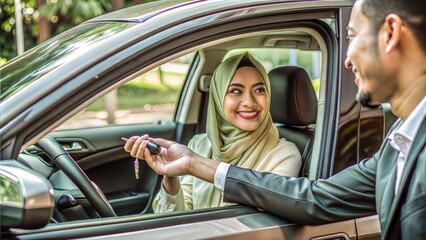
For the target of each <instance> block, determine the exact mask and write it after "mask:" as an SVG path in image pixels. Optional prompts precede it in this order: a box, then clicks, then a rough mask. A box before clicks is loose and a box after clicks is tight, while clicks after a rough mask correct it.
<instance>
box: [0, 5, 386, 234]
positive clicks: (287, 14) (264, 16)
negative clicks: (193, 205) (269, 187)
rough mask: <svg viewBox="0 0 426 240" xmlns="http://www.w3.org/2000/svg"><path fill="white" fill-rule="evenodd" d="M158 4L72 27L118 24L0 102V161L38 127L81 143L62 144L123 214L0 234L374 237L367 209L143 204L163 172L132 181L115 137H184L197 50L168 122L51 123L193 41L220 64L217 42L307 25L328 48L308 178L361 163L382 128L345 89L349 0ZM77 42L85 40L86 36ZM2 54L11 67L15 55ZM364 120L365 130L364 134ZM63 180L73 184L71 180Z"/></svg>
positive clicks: (193, 121) (194, 116) (194, 114)
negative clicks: (305, 215) (314, 214)
mask: <svg viewBox="0 0 426 240" xmlns="http://www.w3.org/2000/svg"><path fill="white" fill-rule="evenodd" d="M174 2H179V3H180V2H182V1H174ZM174 2H173V3H174ZM164 4H166V5H167V6H166V9H163V8H161V7H159V8H157V7H153V9H155V10H154V11H150V9H147V10H146V11H145V10H143V11H142V12H139V11H140V9H144V6H138V7H135V8H131V9H125V10H122V11H118V12H115V13H111V14H107V15H105V16H101V17H98V18H95V19H92V20H89V21H87V22H85V23H83V24H82V25H80V26H78V27H77V28H76V29H77V30H78V29H83V28H86V27H88V28H89V27H96V26H99V28H102V26H124V27H123V28H122V29H120V30H119V31H116V32H113V36H107V35H105V38H104V39H102V38H100V39H98V41H97V42H93V44H87V45H84V48H85V51H84V52H83V51H80V52H76V51H73V52H72V54H71V55H70V56H72V57H70V58H67V59H66V61H64V62H62V63H60V64H56V63H55V62H53V61H52V65H51V66H54V67H50V68H49V71H46V72H45V74H44V75H40V76H39V77H38V78H34V80H33V82H32V83H31V84H28V85H26V87H25V89H21V90H19V91H17V93H15V94H12V95H10V96H9V97H7V98H6V99H5V100H3V101H2V102H1V107H2V111H3V112H2V116H1V127H0V137H1V140H2V141H1V150H2V151H1V159H10V158H13V159H17V158H18V155H19V153H20V152H21V150H24V149H28V148H29V147H30V146H31V145H32V144H34V143H35V142H36V141H37V140H38V138H40V137H41V136H44V135H45V134H49V135H50V136H52V137H54V138H55V139H56V140H58V141H59V143H61V144H62V145H63V146H64V147H71V146H73V144H74V143H78V144H79V145H80V146H82V148H81V149H80V148H78V149H74V150H70V151H69V153H70V154H71V155H72V156H73V158H74V159H75V160H76V161H77V163H78V164H79V166H80V167H81V168H82V169H83V170H84V171H85V173H86V174H87V175H88V176H89V178H90V179H91V180H92V181H93V182H95V183H96V184H97V185H98V186H99V187H100V188H101V189H102V191H103V192H104V193H105V195H106V197H107V198H108V200H109V201H110V202H111V204H112V205H113V207H114V208H115V210H116V211H117V212H118V215H122V216H119V217H117V218H106V219H90V220H79V221H73V222H63V223H58V224H49V225H48V226H46V227H45V228H42V229H37V230H31V231H28V230H21V229H12V230H11V231H10V232H9V233H7V234H4V235H3V234H2V237H11V238H17V239H55V238H58V237H60V238H88V239H95V238H99V239H100V238H102V239H104V238H106V236H108V235H110V236H109V237H110V238H128V239H141V238H152V237H155V238H156V239H162V238H170V237H171V236H173V237H174V238H178V239H183V238H186V239H188V238H189V239H194V238H205V239H209V238H215V239H249V238H252V239H253V238H268V237H270V238H274V239H275V238H276V239H311V238H313V239H336V238H341V239H357V238H361V234H365V235H366V236H368V237H371V239H375V238H379V236H380V229H379V228H377V225H374V224H375V223H376V222H377V216H375V217H374V216H373V217H369V218H367V219H357V220H355V219H352V220H348V221H344V222H339V223H332V224H327V225H321V226H303V225H299V224H295V223H292V222H290V221H287V220H285V219H281V218H278V217H276V216H274V215H272V214H269V213H265V212H262V211H261V210H258V209H253V208H248V207H245V206H231V207H225V208H213V209H201V210H192V211H188V212H180V213H168V214H151V213H152V209H151V203H152V200H153V197H154V196H155V193H156V192H157V191H158V189H159V187H160V184H161V176H158V175H156V174H155V173H154V172H153V171H152V170H151V169H150V168H149V167H148V166H146V165H145V164H144V163H143V162H141V178H140V179H139V180H136V179H135V178H134V175H133V174H129V172H130V173H132V171H133V165H132V164H133V161H134V159H132V158H131V157H130V156H129V155H128V154H127V153H125V152H124V151H123V150H122V146H123V142H122V141H121V140H120V138H121V137H129V136H132V135H140V134H144V133H148V134H149V135H150V136H156V137H163V138H166V139H171V140H175V141H178V142H181V143H184V144H186V143H187V142H188V140H189V139H190V138H191V137H192V135H193V134H195V133H196V131H197V129H199V128H200V126H198V125H197V124H198V120H199V116H200V114H201V115H202V113H201V112H202V110H201V109H200V108H202V105H201V103H200V99H201V93H199V92H198V91H196V88H197V86H198V83H195V81H196V80H195V79H197V77H199V76H200V75H202V74H208V73H211V72H209V71H210V69H209V66H208V64H207V63H206V61H207V59H205V57H203V56H199V58H195V60H194V64H193V66H192V68H190V71H189V72H191V71H193V72H192V73H191V74H188V77H187V78H188V79H187V82H189V81H192V82H190V83H185V85H184V87H183V90H182V93H181V96H180V100H179V102H178V107H177V109H176V113H175V117H174V119H173V120H172V121H170V122H158V123H148V124H129V125H112V126H106V127H95V128H85V129H79V130H60V131H53V132H51V131H52V130H53V129H55V127H57V126H59V125H60V124H61V123H63V122H64V121H65V120H66V119H68V118H69V117H70V116H72V115H74V114H76V113H77V112H79V111H81V110H83V109H84V108H85V107H87V106H88V105H89V104H90V103H92V102H93V101H95V100H96V99H97V98H98V97H99V96H102V95H104V94H105V93H107V92H109V91H111V90H113V89H115V88H117V87H118V86H120V85H122V84H124V83H125V82H127V81H128V80H130V79H132V78H134V77H135V76H137V75H139V74H141V73H143V72H146V71H148V70H150V69H153V68H155V67H157V66H159V65H160V64H162V63H165V62H167V61H169V60H171V59H173V58H175V57H177V56H182V55H184V54H187V53H189V52H193V51H200V52H202V53H203V54H205V55H207V56H210V55H211V56H213V57H211V58H208V60H209V62H215V61H216V62H220V61H221V60H222V56H215V54H213V53H214V52H215V51H216V50H217V49H214V46H220V43H222V42H223V43H225V42H227V41H231V40H232V39H235V40H238V39H240V38H243V37H247V38H249V37H250V36H254V35H261V34H263V33H264V34H273V32H274V31H278V30H282V29H287V28H288V29H297V30H300V31H301V32H303V31H305V30H306V29H308V30H309V31H310V32H312V33H313V34H316V37H317V38H319V41H321V47H322V48H325V49H326V50H325V51H324V52H325V54H324V55H325V56H324V58H325V59H326V61H325V62H324V66H323V69H322V70H323V71H322V72H323V73H322V76H321V79H322V81H323V82H322V83H321V84H322V86H323V88H322V89H321V91H324V93H323V98H321V99H320V101H319V111H320V113H319V116H321V117H319V118H318V120H317V130H316V131H317V133H318V134H316V136H315V142H314V146H313V149H314V150H313V155H314V157H313V158H312V162H311V163H310V169H309V178H311V179H318V178H326V177H329V176H331V175H332V174H334V173H336V172H338V171H340V170H341V169H342V168H343V167H345V166H348V165H349V163H348V162H344V161H342V162H339V161H340V159H348V161H352V160H353V159H356V161H359V160H360V159H361V157H363V156H364V155H367V154H370V153H371V152H374V150H375V149H374V147H373V148H372V149H370V150H369V151H367V152H365V151H361V150H363V149H364V148H363V146H362V144H361V143H364V141H365V143H364V144H365V145H371V144H370V142H369V141H368V139H369V138H370V137H371V136H373V135H374V136H377V135H378V136H379V139H376V138H375V139H373V140H374V141H373V142H374V143H377V142H380V141H379V140H381V139H380V136H383V127H382V128H381V127H380V126H382V121H383V117H382V113H381V110H380V109H378V110H374V111H370V110H367V109H361V108H360V107H359V105H357V104H356V103H355V101H354V99H353V96H351V95H354V94H355V93H356V91H357V89H356V86H355V85H354V84H353V81H351V79H352V78H353V77H352V75H351V74H352V73H351V72H350V71H349V70H347V69H345V67H344V65H343V59H344V58H345V52H346V45H347V43H346V42H345V40H344V39H345V37H344V35H345V26H346V24H347V21H348V18H349V14H350V10H351V6H352V4H353V1H349V0H348V1H346V0H345V1H343V0H342V1H260V0H259V1H234V0H228V1H194V2H191V3H181V4H179V5H178V6H169V5H168V4H169V3H167V2H166V3H164ZM160 5H161V4H160ZM149 6H156V5H155V4H153V5H149ZM138 14H139V15H138ZM322 18H332V19H335V20H336V24H337V26H336V29H332V28H331V27H329V26H328V25H327V24H326V23H324V22H323V21H321V20H320V19H322ZM77 30H76V31H77ZM302 30H303V31H302ZM66 34H67V33H66ZM66 34H63V35H59V36H58V37H56V38H54V39H52V40H50V41H48V42H46V43H45V44H43V45H41V46H40V47H38V48H35V49H34V50H30V52H29V53H27V54H39V53H37V51H38V50H37V49H39V50H40V49H46V52H47V49H48V47H49V46H50V45H51V44H53V43H55V41H60V40H61V39H63V38H65V37H67V35H66ZM69 34H71V35H69V36H68V38H69V39H72V38H73V37H74V36H73V35H72V32H69ZM81 40H82V42H84V39H81ZM236 42H237V41H236ZM70 50H71V49H70ZM204 50H206V51H204ZM220 50H221V49H218V50H217V51H218V52H219V51H220ZM222 50H223V51H225V49H222ZM226 50H228V49H226ZM31 51H33V52H31ZM40 51H41V50H40ZM221 54H223V55H224V53H221ZM64 56H65V55H64ZM215 57H216V58H215ZM22 59H26V57H25V56H23V57H22ZM47 59H49V58H48V56H45V59H44V60H45V61H47ZM200 59H201V60H200ZM14 61H16V66H19V65H20V64H21V63H19V61H20V60H19V59H17V60H14ZM11 64H12V65H10V66H14V65H13V62H12V63H11ZM22 64H23V63H22ZM211 66H215V64H211ZM203 67H205V68H203ZM6 68H7V67H6ZM199 68H202V69H199ZM191 84H192V85H191ZM342 92H344V93H345V94H346V95H342V94H341V93H342ZM362 119H365V121H363V120H362ZM366 123H367V124H366ZM367 128H368V129H367ZM201 129H202V127H201ZM370 129H374V131H371V130H370ZM366 130H368V131H369V132H368V131H367V132H368V133H364V131H366ZM358 131H360V133H361V134H358ZM377 133H379V134H377ZM360 135H362V136H360ZM360 152H362V154H360ZM363 154H364V155H363ZM322 159H331V160H330V161H326V160H322ZM338 160H339V161H338ZM46 172H48V171H46ZM60 183H62V182H60ZM71 185H72V184H71ZM70 189H71V190H75V189H72V186H70ZM77 190H78V189H77ZM137 213H139V214H137ZM142 213H144V214H142ZM129 214H132V215H129ZM367 226H372V228H370V229H369V228H367ZM194 228H195V229H194ZM336 230H337V231H336Z"/></svg>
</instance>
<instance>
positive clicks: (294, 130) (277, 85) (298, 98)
mask: <svg viewBox="0 0 426 240" xmlns="http://www.w3.org/2000/svg"><path fill="white" fill-rule="evenodd" d="M268 76H269V80H270V82H271V109H270V111H271V116H272V120H273V121H274V123H275V124H276V126H277V128H278V131H279V136H280V138H285V139H286V140H288V141H290V142H293V143H294V144H295V145H296V146H297V148H298V149H299V151H300V154H301V156H302V167H301V169H300V173H299V176H308V171H309V162H310V158H311V154H312V145H313V140H314V133H315V129H314V128H313V127H311V125H312V124H314V123H315V121H316V117H317V107H318V106H317V105H318V100H317V96H316V94H315V91H314V88H313V86H312V82H311V78H310V77H309V75H308V73H307V72H306V71H305V69H303V68H301V67H296V66H282V67H277V68H274V69H272V70H271V71H270V72H269V73H268Z"/></svg>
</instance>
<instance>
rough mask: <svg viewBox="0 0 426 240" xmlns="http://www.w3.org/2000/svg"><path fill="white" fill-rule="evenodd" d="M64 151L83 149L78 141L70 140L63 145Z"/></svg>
mask: <svg viewBox="0 0 426 240" xmlns="http://www.w3.org/2000/svg"><path fill="white" fill-rule="evenodd" d="M64 149H65V151H80V150H83V146H81V144H80V143H79V142H72V143H70V144H69V145H68V144H67V146H64Z"/></svg>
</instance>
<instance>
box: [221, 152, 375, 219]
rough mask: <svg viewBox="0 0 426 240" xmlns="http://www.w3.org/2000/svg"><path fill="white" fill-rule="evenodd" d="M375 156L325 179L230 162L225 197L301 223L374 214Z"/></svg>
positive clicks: (225, 199)
mask: <svg viewBox="0 0 426 240" xmlns="http://www.w3.org/2000/svg"><path fill="white" fill-rule="evenodd" d="M376 167H377V160H376V158H375V157H373V158H371V159H368V160H365V161H363V162H361V163H360V164H358V165H355V166H353V167H350V168H348V169H346V170H343V171H342V172H340V173H338V174H336V175H335V176H333V177H331V178H329V179H327V180H317V181H311V180H309V179H307V178H294V177H283V176H279V175H276V174H272V173H260V172H256V171H251V170H248V169H242V168H239V167H236V166H231V167H230V168H229V170H228V174H227V178H226V183H225V191H224V201H226V202H235V203H241V204H245V205H249V206H253V207H259V208H262V209H264V210H266V211H268V212H271V213H274V214H276V215H279V216H281V217H284V218H287V219H289V220H292V221H295V222H298V223H303V224H323V223H327V222H335V221H340V220H346V219H351V218H356V217H361V216H368V215H372V214H376V208H375V176H376Z"/></svg>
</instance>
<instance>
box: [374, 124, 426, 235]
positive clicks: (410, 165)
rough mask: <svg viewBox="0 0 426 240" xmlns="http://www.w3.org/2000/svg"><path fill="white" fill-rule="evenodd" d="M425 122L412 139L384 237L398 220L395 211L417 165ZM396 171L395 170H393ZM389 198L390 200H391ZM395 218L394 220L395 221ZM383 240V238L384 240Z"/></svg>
mask: <svg viewBox="0 0 426 240" xmlns="http://www.w3.org/2000/svg"><path fill="white" fill-rule="evenodd" d="M425 132H426V121H425V119H423V122H422V124H421V125H420V129H419V131H418V132H417V135H416V138H415V139H414V142H413V145H412V147H411V151H410V154H409V155H408V158H407V161H406V163H405V164H406V165H405V167H404V170H403V173H402V176H401V182H400V186H399V188H398V192H397V195H396V199H395V200H394V201H391V203H392V204H391V209H390V211H389V213H390V214H389V218H388V221H387V223H386V224H385V229H382V231H383V234H385V235H383V236H384V237H386V236H387V233H388V231H389V226H390V225H391V223H392V221H396V220H398V219H397V218H396V217H397V216H398V215H399V214H397V209H399V208H400V205H401V203H402V201H401V199H402V198H403V197H405V195H406V194H405V193H404V192H402V191H404V189H406V188H408V187H409V185H410V181H411V179H410V178H409V176H410V172H411V171H414V170H415V169H414V168H415V167H416V163H417V161H416V160H417V159H416V158H417V156H418V155H419V153H420V151H421V150H422V149H423V147H424V144H425V140H426V134H425ZM395 169H396V168H395ZM395 169H394V170H395ZM392 172H393V173H392V174H394V175H396V173H395V171H392ZM392 198H393V197H392ZM392 198H391V199H392ZM395 218H396V219H395ZM384 239H385V238H384Z"/></svg>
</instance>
